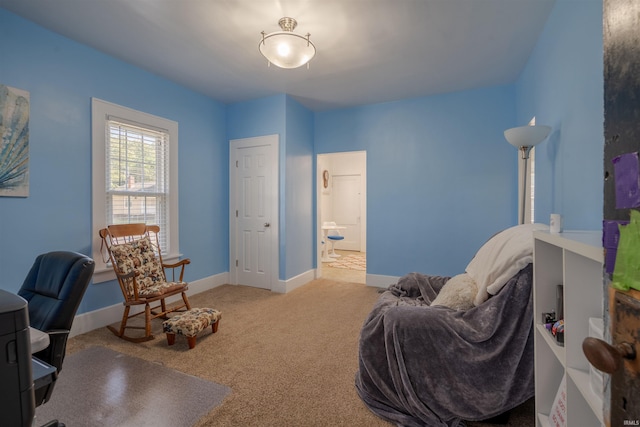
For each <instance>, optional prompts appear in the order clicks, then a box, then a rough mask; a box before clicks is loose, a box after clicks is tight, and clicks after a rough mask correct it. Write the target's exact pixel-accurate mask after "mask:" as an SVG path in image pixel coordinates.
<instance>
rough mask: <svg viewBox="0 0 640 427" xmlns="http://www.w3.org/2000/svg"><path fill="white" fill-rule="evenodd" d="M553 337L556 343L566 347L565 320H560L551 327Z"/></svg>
mask: <svg viewBox="0 0 640 427" xmlns="http://www.w3.org/2000/svg"><path fill="white" fill-rule="evenodd" d="M551 335H553V336H554V337H555V338H556V342H557V343H558V344H560V345H562V346H564V320H558V321H557V322H556V323H554V324H553V326H552V327H551Z"/></svg>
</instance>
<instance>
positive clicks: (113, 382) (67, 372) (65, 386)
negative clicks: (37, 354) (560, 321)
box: [36, 346, 231, 427]
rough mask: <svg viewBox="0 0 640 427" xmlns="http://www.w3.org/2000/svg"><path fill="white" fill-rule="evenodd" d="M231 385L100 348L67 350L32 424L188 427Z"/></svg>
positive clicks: (204, 413) (220, 397) (217, 403)
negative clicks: (54, 381)
mask: <svg viewBox="0 0 640 427" xmlns="http://www.w3.org/2000/svg"><path fill="white" fill-rule="evenodd" d="M230 392H231V389H230V388H228V387H226V386H223V385H220V384H216V383H214V382H211V381H207V380H203V379H201V378H197V377H194V376H191V375H187V374H184V373H181V372H178V371H175V370H173V369H169V368H166V367H164V366H162V365H159V364H157V363H152V362H148V361H146V360H143V359H139V358H137V357H132V356H128V355H125V354H122V353H119V352H117V351H113V350H109V349H107V348H104V347H98V346H96V347H90V348H87V349H85V350H81V351H79V352H77V353H74V354H71V355H68V356H67V357H66V358H65V360H64V364H63V366H62V371H61V373H60V376H59V377H58V380H57V381H56V384H55V387H54V389H53V393H52V395H51V400H49V402H47V403H45V404H44V405H42V406H39V407H38V408H36V417H37V419H36V424H37V425H41V424H44V423H46V422H48V421H49V420H52V419H57V420H59V421H60V422H63V423H64V424H65V425H66V426H67V427H82V426H91V427H95V426H96V422H98V423H99V424H98V425H109V426H136V427H138V426H154V427H156V426H160V425H162V426H185V427H186V426H192V425H193V424H195V423H196V422H197V421H198V420H199V419H200V418H201V417H203V416H204V415H206V414H207V413H209V412H210V411H211V410H212V409H213V408H214V407H216V406H218V405H219V404H221V403H222V401H223V400H224V398H225V396H227V394H229V393H230Z"/></svg>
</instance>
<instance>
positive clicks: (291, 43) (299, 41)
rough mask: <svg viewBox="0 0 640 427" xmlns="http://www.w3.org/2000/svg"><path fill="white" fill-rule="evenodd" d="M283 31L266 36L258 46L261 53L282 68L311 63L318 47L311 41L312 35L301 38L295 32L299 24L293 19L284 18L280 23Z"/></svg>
mask: <svg viewBox="0 0 640 427" xmlns="http://www.w3.org/2000/svg"><path fill="white" fill-rule="evenodd" d="M278 24H279V25H280V28H282V31H277V32H275V33H270V34H265V33H264V32H263V33H262V40H260V43H259V44H258V49H260V53H261V54H262V55H263V56H264V57H265V58H267V60H268V61H269V63H271V64H273V65H276V66H278V67H280V68H298V67H301V66H303V65H304V64H306V63H308V62H309V61H311V58H313V57H314V56H315V54H316V47H315V46H314V45H313V43H312V42H311V40H309V37H310V34H307V35H306V36H301V35H299V34H296V33H294V32H293V29H294V28H295V27H296V25H297V22H296V20H295V19H293V18H282V19H280V21H279V22H278Z"/></svg>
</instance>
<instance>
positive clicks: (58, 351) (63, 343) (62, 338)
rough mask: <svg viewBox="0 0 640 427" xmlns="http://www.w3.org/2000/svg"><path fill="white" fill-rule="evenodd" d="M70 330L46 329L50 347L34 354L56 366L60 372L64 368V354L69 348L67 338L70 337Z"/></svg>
mask: <svg viewBox="0 0 640 427" xmlns="http://www.w3.org/2000/svg"><path fill="white" fill-rule="evenodd" d="M69 332H70V331H68V330H67V329H54V330H51V331H46V333H47V334H48V335H49V347H47V348H45V349H44V350H42V351H39V352H38V353H35V354H34V356H36V357H37V358H38V359H40V360H42V361H43V362H46V363H48V364H49V365H51V366H55V367H56V369H57V370H58V372H60V370H62V362H63V361H64V354H65V352H66V349H67V338H68V337H69Z"/></svg>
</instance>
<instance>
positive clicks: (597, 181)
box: [516, 0, 604, 230]
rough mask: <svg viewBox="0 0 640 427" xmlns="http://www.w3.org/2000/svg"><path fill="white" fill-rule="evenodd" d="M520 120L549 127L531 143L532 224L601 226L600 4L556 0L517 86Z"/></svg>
mask: <svg viewBox="0 0 640 427" xmlns="http://www.w3.org/2000/svg"><path fill="white" fill-rule="evenodd" d="M516 87H517V94H518V95H517V99H518V104H517V111H518V125H524V124H526V123H527V122H528V121H529V119H530V118H531V117H532V116H536V122H537V123H538V124H545V125H549V126H551V127H552V129H553V130H552V133H551V135H550V137H549V138H548V139H547V140H546V141H545V142H543V143H542V144H540V145H539V146H537V147H536V207H535V208H536V209H535V212H536V213H535V216H536V221H537V222H543V223H548V222H549V214H551V213H560V214H562V215H563V217H564V227H565V229H575V230H599V229H600V228H601V227H602V217H603V214H602V212H603V211H602V200H603V174H604V171H603V158H604V79H603V47H602V1H601V0H582V1H580V2H576V1H575V0H557V1H556V5H555V7H554V9H553V11H552V13H551V15H550V17H549V20H548V21H547V24H546V26H545V29H544V31H543V33H542V35H541V36H540V39H539V40H538V43H537V46H536V48H535V50H534V52H533V53H532V55H531V57H530V58H529V62H528V64H527V66H526V68H525V70H524V71H523V73H522V75H521V77H520V78H519V79H518V82H517V84H516Z"/></svg>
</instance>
